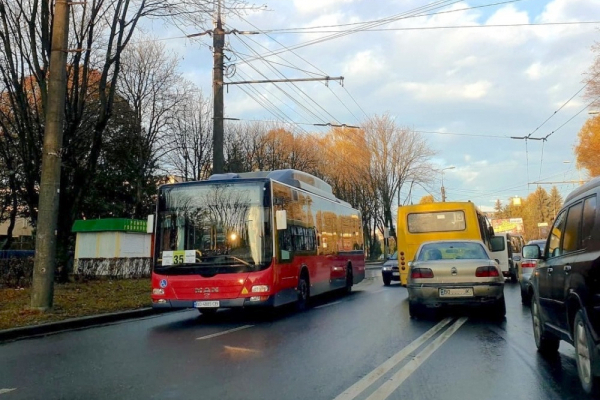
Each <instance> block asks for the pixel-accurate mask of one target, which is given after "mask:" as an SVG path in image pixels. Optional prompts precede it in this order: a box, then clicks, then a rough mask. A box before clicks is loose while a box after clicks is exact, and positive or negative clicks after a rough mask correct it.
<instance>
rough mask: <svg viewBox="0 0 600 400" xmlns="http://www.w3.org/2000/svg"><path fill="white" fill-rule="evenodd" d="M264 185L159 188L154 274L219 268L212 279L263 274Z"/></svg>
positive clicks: (268, 244)
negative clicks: (245, 272) (220, 275)
mask: <svg viewBox="0 0 600 400" xmlns="http://www.w3.org/2000/svg"><path fill="white" fill-rule="evenodd" d="M265 185H266V183H265V182H244V183H211V182H202V183H200V184H190V185H179V186H165V187H163V188H161V190H160V192H159V201H158V210H157V226H156V242H155V243H156V251H155V252H154V253H155V260H154V261H155V262H154V265H155V268H157V269H163V270H167V269H169V270H171V269H178V270H182V269H183V270H185V269H186V268H190V267H194V268H195V269H198V268H202V267H210V268H214V267H223V268H225V270H219V271H218V273H224V272H232V273H233V272H242V271H256V270H260V269H264V268H266V267H267V266H268V265H269V264H270V262H271V260H272V256H273V241H272V232H271V214H270V208H269V207H268V206H267V207H265V204H266V202H265V198H264V197H265V194H264V193H265V192H266V190H265V188H266V187H265ZM227 267H232V268H229V270H227ZM221 269H222V268H221Z"/></svg>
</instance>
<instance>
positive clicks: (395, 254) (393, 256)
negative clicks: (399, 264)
mask: <svg viewBox="0 0 600 400" xmlns="http://www.w3.org/2000/svg"><path fill="white" fill-rule="evenodd" d="M397 259H398V252H397V251H395V252H394V254H392V255H391V256H390V258H388V260H397Z"/></svg>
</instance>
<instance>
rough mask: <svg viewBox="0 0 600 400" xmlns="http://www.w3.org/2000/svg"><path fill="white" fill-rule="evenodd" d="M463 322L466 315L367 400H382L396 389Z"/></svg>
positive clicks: (465, 319) (465, 320)
mask: <svg viewBox="0 0 600 400" xmlns="http://www.w3.org/2000/svg"><path fill="white" fill-rule="evenodd" d="M465 322H467V317H461V318H459V319H458V320H457V321H456V322H455V323H454V324H452V325H451V326H450V327H449V328H448V329H447V330H446V331H445V332H444V333H442V334H441V335H440V336H438V337H437V338H436V339H435V340H434V341H433V342H431V343H430V344H428V345H427V346H426V347H425V348H424V349H423V350H421V352H420V353H419V354H417V355H416V356H414V357H413V359H412V360H410V361H409V362H408V363H407V364H406V365H405V366H403V367H402V368H400V370H399V371H398V372H396V373H395V374H394V376H392V377H391V378H390V379H388V380H387V381H386V382H385V383H384V384H383V385H381V386H380V387H379V388H378V389H377V390H376V391H375V392H373V394H371V395H370V396H369V397H368V398H367V400H384V399H387V398H388V397H389V395H391V394H392V393H393V392H394V390H396V389H398V387H400V385H402V383H403V382H404V381H405V380H406V379H407V378H408V377H409V376H410V375H411V374H412V373H413V372H415V371H416V370H417V368H419V367H420V366H421V364H423V363H424V362H425V360H427V359H428V358H429V357H430V356H431V355H432V354H433V353H434V352H435V351H436V350H437V349H439V348H440V346H441V345H443V344H444V342H445V341H446V340H448V339H449V338H450V336H452V335H453V334H454V333H455V332H456V331H457V330H458V328H460V327H461V326H462V325H463V324H464V323H465Z"/></svg>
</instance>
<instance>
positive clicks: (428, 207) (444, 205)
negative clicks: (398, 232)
mask: <svg viewBox="0 0 600 400" xmlns="http://www.w3.org/2000/svg"><path fill="white" fill-rule="evenodd" d="M465 207H472V208H474V209H476V210H478V208H477V206H475V204H474V203H472V202H470V201H448V202H438V203H425V204H412V205H408V206H400V207H398V212H400V211H401V212H403V213H408V212H411V211H412V212H414V211H440V210H455V209H461V208H465Z"/></svg>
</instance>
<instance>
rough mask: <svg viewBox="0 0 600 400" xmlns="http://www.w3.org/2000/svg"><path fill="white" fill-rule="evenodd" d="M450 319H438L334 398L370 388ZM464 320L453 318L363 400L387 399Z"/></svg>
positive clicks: (345, 399) (348, 398)
mask: <svg viewBox="0 0 600 400" xmlns="http://www.w3.org/2000/svg"><path fill="white" fill-rule="evenodd" d="M450 322H452V318H446V319H444V320H442V321H440V322H439V323H438V324H437V325H435V326H434V327H433V328H431V329H430V330H428V331H427V332H425V333H424V334H423V335H421V336H419V337H418V338H417V339H415V340H414V341H413V342H412V343H410V344H409V345H408V346H406V347H404V348H403V349H402V350H400V351H399V352H398V353H396V354H394V355H393V356H392V357H391V358H389V359H388V360H387V361H385V362H384V363H383V364H381V365H379V366H378V367H377V368H375V369H374V370H373V371H371V372H370V373H368V374H367V375H366V376H365V377H363V378H362V379H361V380H359V381H358V382H356V383H355V384H354V385H352V386H350V387H349V388H348V389H346V390H345V391H344V392H343V393H341V394H340V395H339V396H337V397H336V398H335V399H334V400H353V399H355V398H356V397H357V396H359V395H360V394H361V393H362V392H364V391H365V390H367V389H368V388H369V387H371V386H372V385H373V384H374V383H375V382H377V381H378V380H379V379H380V378H381V377H383V376H384V375H385V374H387V373H388V372H389V371H390V370H392V369H393V368H394V367H396V366H397V365H398V364H400V363H401V362H402V361H404V359H406V358H407V357H408V356H409V355H411V354H412V353H414V352H415V351H416V350H417V349H418V348H419V347H421V346H422V345H424V344H425V343H426V342H427V341H428V340H429V339H431V338H432V337H433V336H435V335H436V334H437V333H438V332H440V331H441V330H442V329H444V328H445V327H446V326H448V325H449V324H450ZM465 322H467V318H466V317H461V318H459V319H458V320H456V321H455V322H454V323H453V324H452V325H450V327H449V328H448V329H446V330H445V331H444V332H443V333H442V334H441V335H439V336H438V337H437V338H435V340H433V341H432V342H431V343H429V344H428V345H427V346H425V347H424V348H423V349H422V350H421V351H420V352H419V353H418V354H417V355H415V356H414V357H413V358H412V359H411V360H410V361H409V362H408V363H406V364H405V365H404V366H402V368H400V369H399V370H398V371H397V372H396V373H395V374H394V375H392V376H391V377H390V378H388V379H387V380H385V381H384V382H383V383H382V384H381V385H380V386H379V387H378V388H377V389H375V391H374V392H373V393H372V394H371V395H370V396H369V397H368V398H367V400H384V399H386V398H388V396H389V395H390V394H392V393H393V392H394V390H396V389H398V387H400V385H402V383H403V382H404V381H405V380H406V379H407V378H408V377H409V376H410V375H411V374H412V373H413V372H415V371H416V370H417V368H419V366H421V364H423V362H425V360H427V359H428V358H429V357H430V356H431V355H432V354H433V352H435V351H436V350H437V349H438V348H439V347H440V346H441V345H442V344H444V342H445V341H446V340H448V339H449V338H450V336H452V335H453V334H454V333H455V332H456V331H457V330H458V329H459V328H460V327H461V326H462V325H463V324H464V323H465Z"/></svg>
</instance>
